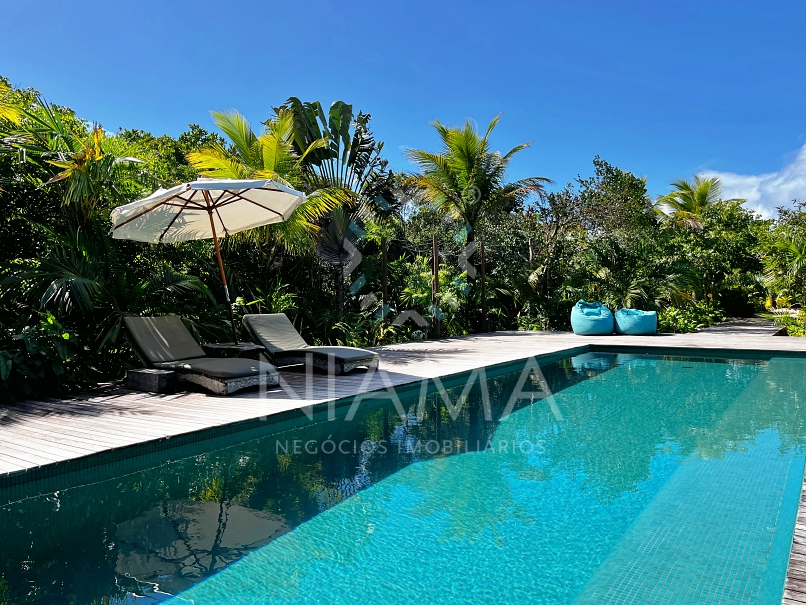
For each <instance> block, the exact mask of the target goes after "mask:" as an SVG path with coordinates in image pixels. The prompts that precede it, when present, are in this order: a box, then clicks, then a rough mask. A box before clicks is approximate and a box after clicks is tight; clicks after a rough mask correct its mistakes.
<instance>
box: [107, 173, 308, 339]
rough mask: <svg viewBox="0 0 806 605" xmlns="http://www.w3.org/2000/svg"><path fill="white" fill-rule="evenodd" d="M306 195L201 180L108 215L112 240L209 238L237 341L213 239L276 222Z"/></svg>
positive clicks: (270, 184) (271, 185)
mask: <svg viewBox="0 0 806 605" xmlns="http://www.w3.org/2000/svg"><path fill="white" fill-rule="evenodd" d="M305 199H306V198H305V194H304V193H301V192H299V191H296V190H294V189H291V188H289V187H285V186H283V185H281V184H279V183H276V182H275V181H272V180H268V179H263V180H243V181H239V180H232V179H202V180H199V181H193V182H191V183H182V184H181V185H177V186H176V187H171V188H170V189H158V190H157V191H155V192H154V193H152V194H151V195H150V196H148V197H147V198H145V199H142V200H139V201H137V202H132V203H131V204H126V205H125V206H118V207H117V208H115V209H114V210H113V211H112V216H111V218H112V231H111V234H112V237H113V238H115V239H131V240H136V241H139V242H150V243H152V244H161V243H171V242H185V241H188V240H198V239H211V238H212V240H213V243H214V244H215V252H216V258H217V259H218V268H219V270H220V271H221V281H222V282H223V284H224V296H225V298H226V299H227V308H228V309H229V318H230V323H231V325H232V338H233V341H234V342H236V343H237V342H238V334H237V331H236V330H235V319H234V318H233V316H232V304H231V301H230V297H229V288H228V287H227V277H226V275H225V274H224V263H223V262H222V261H221V249H220V248H219V245H218V236H219V234H222V235H231V234H233V233H238V232H240V231H246V230H247V229H253V228H255V227H262V226H263V225H270V224H272V223H281V222H283V221H285V220H286V219H288V217H289V216H291V213H292V212H294V210H295V209H296V208H297V207H298V206H299V205H300V204H302V203H303V202H304V201H305Z"/></svg>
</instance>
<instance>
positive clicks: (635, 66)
mask: <svg viewBox="0 0 806 605" xmlns="http://www.w3.org/2000/svg"><path fill="white" fill-rule="evenodd" d="M0 15H1V16H2V18H0V45H1V46H0V48H1V49H2V50H1V51H0V74H2V75H4V76H6V77H8V78H10V79H11V82H12V83H13V84H14V85H17V86H24V87H27V86H31V87H34V88H37V89H39V90H40V91H42V92H43V93H44V95H45V96H46V98H48V99H49V100H52V101H54V102H57V103H61V104H67V105H70V106H71V107H73V108H74V109H75V110H76V111H77V112H78V114H79V115H81V116H82V117H85V118H88V119H91V120H95V121H98V122H100V123H102V124H103V126H104V127H105V128H106V129H108V130H114V129H117V128H118V127H119V126H123V127H134V128H142V129H145V130H150V131H151V132H154V133H155V134H161V133H169V134H172V135H176V134H178V133H180V132H181V131H182V130H184V129H185V128H186V125H187V124H188V123H189V122H195V123H199V124H201V125H202V126H205V127H207V128H212V125H211V122H210V118H209V110H212V109H216V110H221V109H231V108H236V109H238V110H240V111H241V112H242V113H244V114H246V115H247V116H248V117H249V118H250V120H251V121H252V122H253V123H254V124H256V125H257V124H259V122H260V121H261V120H263V119H265V118H266V117H267V115H268V114H269V112H270V109H271V107H272V106H276V105H278V104H280V103H282V102H283V101H284V100H285V99H286V98H287V97H289V96H291V95H294V96H298V97H300V98H302V99H304V100H314V99H318V100H320V101H322V102H323V103H325V104H329V103H330V102H332V101H333V100H336V99H343V100H345V101H347V102H351V103H353V105H354V107H355V108H356V109H362V110H363V111H366V112H369V113H371V114H372V116H373V120H372V123H373V129H374V131H375V133H376V136H377V138H378V139H380V140H384V141H386V144H387V148H386V149H387V153H386V155H387V157H388V158H389V160H390V161H391V164H392V166H393V167H394V168H397V169H402V170H409V169H411V168H412V166H411V165H409V164H408V163H407V161H406V160H405V158H404V157H403V153H402V150H403V149H405V148H407V147H418V148H431V149H435V148H436V145H437V142H436V137H435V135H434V133H433V131H432V129H431V127H430V126H429V122H431V121H432V120H434V119H439V120H440V121H442V122H443V123H448V124H457V123H460V122H462V121H464V119H465V118H467V117H469V118H472V119H474V120H475V121H477V122H478V123H479V125H480V126H481V127H483V126H485V125H486V124H487V122H488V121H489V120H490V119H491V118H492V117H494V116H495V115H496V114H498V113H501V114H502V118H501V122H500V123H499V126H498V128H497V129H496V132H495V134H494V138H493V143H494V144H495V146H496V147H497V148H499V149H501V150H506V149H509V148H510V147H512V146H514V145H516V144H518V143H521V142H523V141H532V142H533V143H532V148H531V149H529V150H527V151H525V152H523V153H522V154H520V156H519V157H518V158H517V160H516V161H515V162H514V164H513V166H512V171H511V175H510V176H511V177H512V178H520V177H524V176H547V177H549V178H552V179H553V180H555V181H557V183H558V184H559V185H561V184H564V183H566V182H568V181H570V180H571V179H573V178H574V177H575V176H576V175H577V174H582V175H583V176H587V175H589V174H590V173H591V171H592V164H591V160H592V159H593V157H594V156H595V155H597V154H598V155H601V156H602V157H603V158H604V159H606V160H608V161H609V162H611V163H613V164H616V165H617V166H619V167H621V168H624V169H627V170H630V171H632V172H634V173H636V174H638V175H640V176H647V177H648V183H649V188H650V191H651V192H652V193H653V194H659V193H664V192H666V191H667V190H668V188H667V185H668V183H669V182H671V181H672V180H674V179H676V178H678V177H690V176H691V175H693V174H694V173H703V172H707V173H709V174H711V173H713V174H718V175H719V176H721V177H723V180H724V181H725V183H726V185H727V193H729V194H737V195H742V196H743V197H748V198H749V199H750V200H751V203H750V205H751V206H754V207H758V208H765V209H767V210H769V209H770V208H772V207H774V206H775V205H777V204H778V203H783V202H785V201H786V200H788V199H791V198H792V197H795V196H798V197H800V198H806V39H805V38H804V36H803V32H804V31H806V3H804V2H794V1H792V0H789V1H788V2H780V1H775V0H768V1H765V2H752V3H751V2H741V1H732V2H705V1H690V2H675V1H666V2H659V1H658V2H656V1H646V0H644V1H642V2H637V1H636V2H630V1H625V2H601V1H597V2H560V1H552V2H523V3H519V2H508V3H494V2H484V3H482V2H475V1H471V2H439V1H431V2H420V1H415V2H406V3H389V2H352V3H348V2H341V3H329V2H321V1H319V0H313V1H307V2H282V3H280V2H257V1H245V0H230V1H228V2H208V1H206V0H196V1H194V2H186V1H173V2H169V1H166V0H162V1H152V0H143V1H140V2H125V3H124V2H110V1H108V0H106V1H103V2H94V1H93V2H82V1H80V0H79V1H76V2H73V3H70V4H64V3H60V2H58V3H57V2H51V1H49V0H38V1H37V2H32V1H28V2H25V1H20V0H0Z"/></svg>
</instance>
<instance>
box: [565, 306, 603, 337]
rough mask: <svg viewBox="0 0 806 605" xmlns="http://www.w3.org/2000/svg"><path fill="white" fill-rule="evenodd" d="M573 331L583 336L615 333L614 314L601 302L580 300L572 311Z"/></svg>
mask: <svg viewBox="0 0 806 605" xmlns="http://www.w3.org/2000/svg"><path fill="white" fill-rule="evenodd" d="M571 329H572V330H574V334H580V335H581V336H602V335H605V334H612V333H613V313H612V312H611V311H610V309H608V308H607V307H605V306H604V305H603V304H602V303H600V302H592V303H589V302H585V301H584V300H580V301H579V302H578V303H577V304H575V305H574V308H573V309H571Z"/></svg>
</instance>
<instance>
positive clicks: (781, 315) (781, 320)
mask: <svg viewBox="0 0 806 605" xmlns="http://www.w3.org/2000/svg"><path fill="white" fill-rule="evenodd" d="M764 317H766V318H767V319H771V320H772V321H773V322H775V325H777V326H781V327H783V328H786V334H787V336H806V311H802V310H800V311H797V312H795V313H794V314H793V313H790V312H789V310H788V309H784V310H780V311H777V312H774V313H768V314H765V315H764Z"/></svg>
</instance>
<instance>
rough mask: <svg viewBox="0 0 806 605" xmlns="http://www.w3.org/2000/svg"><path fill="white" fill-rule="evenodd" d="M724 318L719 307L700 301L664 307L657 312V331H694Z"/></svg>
mask: <svg viewBox="0 0 806 605" xmlns="http://www.w3.org/2000/svg"><path fill="white" fill-rule="evenodd" d="M724 320H725V314H724V313H723V312H722V310H721V309H719V308H717V307H713V306H707V305H706V304H704V303H702V302H699V303H696V304H692V305H688V306H685V307H666V308H664V309H661V310H660V311H659V313H658V332H674V333H686V332H695V331H697V330H699V329H701V328H707V327H708V326H712V325H714V324H716V323H719V322H720V321H724Z"/></svg>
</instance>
